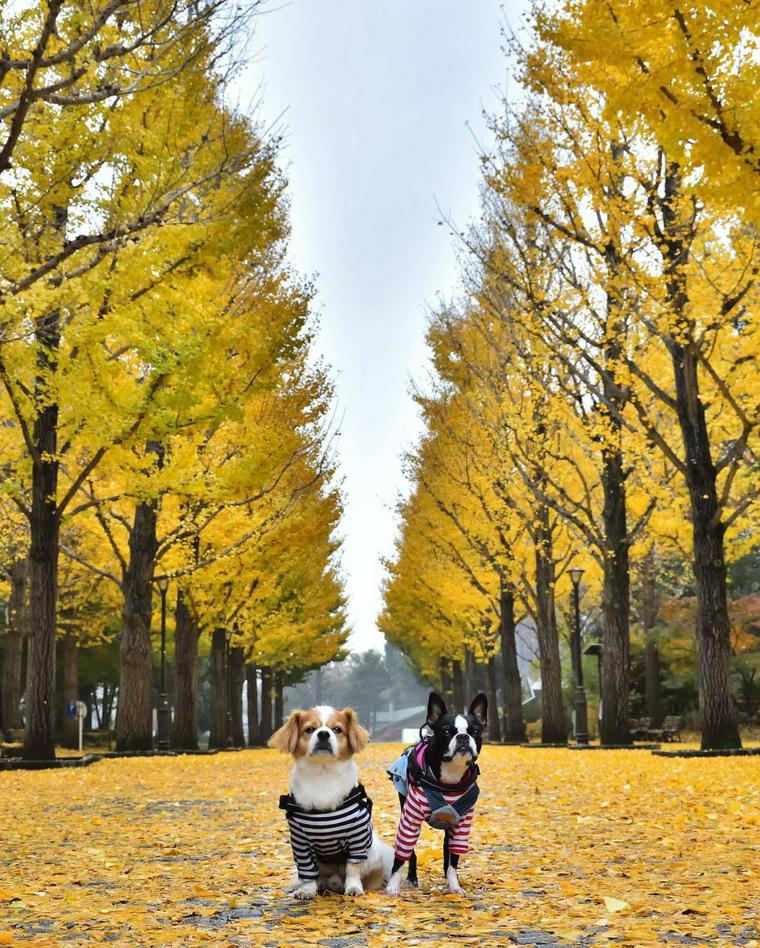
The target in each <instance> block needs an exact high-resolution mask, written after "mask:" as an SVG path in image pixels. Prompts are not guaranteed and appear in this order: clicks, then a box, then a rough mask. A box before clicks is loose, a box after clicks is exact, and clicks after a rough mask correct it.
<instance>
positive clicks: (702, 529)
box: [673, 346, 741, 750]
mask: <svg viewBox="0 0 760 948" xmlns="http://www.w3.org/2000/svg"><path fill="white" fill-rule="evenodd" d="M674 349H675V351H676V353H677V354H676V355H674V359H673V363H674V371H675V375H676V392H677V399H678V411H679V422H680V424H681V433H682V435H683V440H684V447H685V453H686V457H687V459H688V475H687V482H688V486H689V497H690V500H691V523H692V534H693V537H694V579H695V583H696V589H697V650H698V653H699V709H700V713H701V718H702V749H703V750H719V749H723V748H737V747H741V738H740V737H739V728H738V725H737V720H736V709H735V708H734V705H733V702H732V700H731V691H730V684H729V671H728V665H729V658H730V655H731V625H730V622H729V618H728V597H727V593H726V561H725V550H724V536H723V535H724V530H725V528H724V526H723V520H722V516H721V512H720V507H719V502H718V490H717V483H716V482H717V473H716V470H715V466H714V465H713V463H712V458H711V454H710V442H709V436H708V432H707V424H706V420H705V411H704V406H703V405H702V402H701V400H700V399H699V395H698V379H697V366H696V359H695V357H694V354H693V353H692V352H690V351H689V350H687V349H683V348H682V347H680V346H675V347H674Z"/></svg>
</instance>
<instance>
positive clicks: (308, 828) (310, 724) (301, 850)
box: [269, 706, 393, 899]
mask: <svg viewBox="0 0 760 948" xmlns="http://www.w3.org/2000/svg"><path fill="white" fill-rule="evenodd" d="M368 742H369V734H368V733H367V732H366V731H365V730H364V728H363V727H362V726H361V725H360V724H359V721H358V720H357V717H356V713H355V712H354V710H353V709H352V708H343V710H342V711H337V710H336V709H335V708H331V707H327V706H320V707H316V708H311V709H310V710H307V711H292V712H291V714H290V716H289V717H288V719H287V721H286V722H285V724H283V726H282V727H281V728H280V729H279V730H278V731H276V732H275V734H273V735H272V737H271V738H270V739H269V746H270V747H274V748H276V749H277V750H279V751H282V752H283V753H286V754H291V755H292V757H293V767H292V769H291V771H290V782H289V786H290V796H289V797H284V798H283V799H282V801H281V803H280V806H281V807H282V808H283V809H285V810H286V812H287V817H288V824H289V827H290V840H291V846H292V848H293V857H294V860H295V864H296V871H297V874H298V879H297V881H296V883H295V884H294V885H293V886H292V887H291V889H290V890H289V891H290V892H291V894H292V895H294V896H295V897H296V898H299V899H311V898H314V896H315V895H316V894H317V891H318V890H319V889H327V890H330V891H333V892H344V893H345V894H346V895H362V894H363V893H364V890H365V888H366V889H380V888H382V886H383V885H384V884H385V883H386V882H387V881H388V879H389V877H390V870H391V865H392V863H393V850H392V849H391V848H390V846H386V845H385V844H384V843H382V842H381V841H380V840H379V839H378V837H377V835H376V834H375V832H374V828H373V826H372V820H371V813H372V802H371V801H370V800H369V798H368V797H367V795H366V793H365V792H364V788H363V787H362V786H361V784H360V783H359V780H358V774H357V768H356V762H355V761H354V754H358V753H359V752H360V751H362V750H364V748H365V747H366V746H367V743H368Z"/></svg>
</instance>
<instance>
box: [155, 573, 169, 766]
mask: <svg viewBox="0 0 760 948" xmlns="http://www.w3.org/2000/svg"><path fill="white" fill-rule="evenodd" d="M157 585H158V588H159V591H160V593H161V687H160V690H159V695H158V749H159V750H160V751H161V750H169V748H170V747H171V743H170V741H169V725H170V722H171V712H170V711H169V702H168V700H167V698H166V591H167V589H168V588H169V580H168V579H167V578H166V577H165V576H163V577H162V578H161V579H159V580H157Z"/></svg>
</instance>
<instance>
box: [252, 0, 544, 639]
mask: <svg viewBox="0 0 760 948" xmlns="http://www.w3.org/2000/svg"><path fill="white" fill-rule="evenodd" d="M526 6H527V3H526V2H525V0H507V3H503V2H502V3H500V2H498V0H291V2H290V3H286V4H285V5H283V6H281V7H279V8H278V9H277V8H275V7H276V3H275V0H272V3H271V6H270V11H271V12H268V13H266V14H265V15H263V16H261V17H259V19H258V23H257V35H256V40H255V43H254V49H255V50H258V51H259V52H258V55H257V57H256V62H255V63H253V64H252V65H251V67H250V68H249V69H248V71H247V73H246V75H245V78H244V81H243V83H242V98H243V99H244V100H245V99H246V98H255V97H256V96H257V93H258V91H260V92H261V94H262V95H263V103H262V106H261V111H262V117H263V119H264V120H265V121H266V122H270V123H271V122H274V121H275V120H276V119H277V118H278V117H279V116H281V115H282V118H281V120H280V126H281V127H282V129H283V130H284V131H285V133H286V138H285V148H284V151H283V159H284V162H285V166H286V171H287V173H288V177H289V180H290V187H289V193H290V201H291V207H292V212H291V216H292V226H293V239H292V245H291V258H292V260H293V263H294V264H295V266H296V267H297V268H298V270H299V271H300V272H302V273H305V274H314V275H316V278H317V288H318V301H319V310H320V313H321V331H320V335H319V341H318V348H319V350H320V351H321V352H322V353H323V354H324V357H325V358H326V360H327V361H328V362H329V363H330V364H331V365H332V367H333V374H334V376H335V379H336V382H337V397H338V413H339V415H340V416H342V426H341V431H342V435H341V438H340V442H339V451H340V459H341V467H342V473H343V476H344V478H345V492H346V502H347V505H346V515H345V519H344V521H343V533H344V536H345V544H344V551H343V567H344V572H345V575H346V580H347V592H348V596H349V617H350V621H351V625H352V627H353V635H352V640H351V645H352V647H353V648H354V649H359V650H363V649H366V648H371V647H375V648H381V647H382V644H383V642H382V637H381V635H380V633H379V632H378V630H377V628H376V625H375V618H376V616H377V613H378V611H379V609H380V607H381V594H380V585H381V580H382V567H381V564H380V558H381V556H387V555H389V554H390V553H391V552H392V549H393V538H394V533H395V517H394V512H393V506H394V502H395V499H396V497H397V495H398V492H399V491H400V490H402V489H403V486H404V485H403V478H402V475H401V461H400V455H401V452H402V451H403V450H404V449H405V448H407V447H409V446H410V445H411V444H413V442H414V440H415V438H416V436H417V435H418V433H419V430H420V429H419V422H418V419H417V416H416V412H415V408H414V404H413V402H412V400H411V398H410V396H409V380H410V378H411V377H415V378H422V377H423V376H424V374H425V345H424V333H425V322H426V307H427V306H428V305H430V304H432V303H434V302H435V299H436V296H437V294H438V293H442V294H443V295H444V296H445V295H448V294H449V293H450V292H451V291H452V290H453V289H454V287H455V286H456V281H457V269H456V263H455V259H454V248H453V247H452V245H451V241H450V238H449V236H448V233H447V231H446V228H445V227H439V226H437V224H436V222H437V220H438V219H439V217H440V214H439V212H438V211H437V208H436V201H437V202H438V203H439V204H440V205H441V207H442V208H443V209H444V210H445V211H446V212H447V213H450V214H451V215H453V218H454V219H455V220H456V221H458V222H461V223H465V222H466V221H467V220H468V219H469V218H470V217H472V216H474V215H476V214H477V212H478V177H479V163H478V157H477V148H476V145H475V143H474V141H473V133H474V134H475V135H477V136H478V137H481V138H482V137H483V134H484V133H483V122H482V119H481V109H482V107H483V106H485V107H486V108H487V109H488V110H489V111H490V110H494V109H495V108H496V107H497V104H498V96H497V91H496V90H497V89H499V88H503V87H504V86H505V82H506V73H507V61H506V59H505V57H504V55H503V53H502V51H501V45H502V44H501V36H500V25H501V24H502V23H503V22H504V20H505V18H506V20H508V22H509V23H510V24H511V25H512V26H513V27H517V26H518V25H519V23H520V18H521V14H522V10H523V9H524V8H525V7H526ZM260 85H261V86H262V88H261V89H260V90H259V86H260ZM283 113H284V115H283ZM467 122H469V123H470V126H471V129H472V132H471V131H469V130H468V128H467V126H466V123H467Z"/></svg>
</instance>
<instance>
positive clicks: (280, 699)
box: [274, 671, 285, 728]
mask: <svg viewBox="0 0 760 948" xmlns="http://www.w3.org/2000/svg"><path fill="white" fill-rule="evenodd" d="M283 677H284V676H283V673H282V672H281V671H277V672H275V675H274V726H275V728H278V727H280V725H281V724H282V722H283V721H284V720H285V685H284V683H283Z"/></svg>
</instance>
